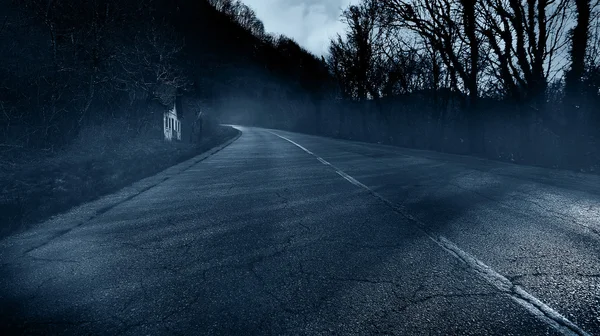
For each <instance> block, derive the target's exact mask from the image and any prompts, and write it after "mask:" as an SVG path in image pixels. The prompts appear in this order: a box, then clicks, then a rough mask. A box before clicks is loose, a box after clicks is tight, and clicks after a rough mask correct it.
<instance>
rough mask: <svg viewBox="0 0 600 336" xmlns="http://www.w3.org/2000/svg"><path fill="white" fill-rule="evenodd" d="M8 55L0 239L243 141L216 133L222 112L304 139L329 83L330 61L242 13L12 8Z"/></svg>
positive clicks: (220, 7)
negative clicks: (178, 131) (301, 119)
mask: <svg viewBox="0 0 600 336" xmlns="http://www.w3.org/2000/svg"><path fill="white" fill-rule="evenodd" d="M0 44H1V45H2V48H0V129H1V131H0V162H1V164H0V196H1V197H0V214H1V215H0V222H2V228H6V227H15V226H16V227H19V226H21V224H22V223H27V222H31V221H34V220H37V219H39V218H43V217H44V216H46V215H49V214H52V213H55V212H56V211H60V210H63V209H66V208H68V207H70V206H72V205H74V204H77V203H79V202H84V201H86V200H90V199H93V198H95V197H97V196H99V195H102V194H104V193H107V192H110V191H112V190H116V189H117V188H120V187H122V186H124V185H127V184H128V183H131V182H132V181H134V180H136V179H139V178H141V177H144V176H148V175H151V174H153V173H156V172H157V171H160V170H161V169H164V168H166V167H168V166H169V165H172V164H173V163H175V162H178V161H181V160H183V159H185V158H189V157H191V156H193V155H196V154H198V153H199V152H201V151H203V150H206V148H209V147H210V146H212V145H214V144H215V143H217V142H218V141H217V139H220V138H223V139H224V137H225V138H226V137H231V136H232V135H231V132H225V133H226V134H222V133H223V132H224V131H223V129H221V128H219V127H218V126H217V124H216V123H217V122H218V117H219V116H220V114H221V113H220V111H222V110H227V111H231V112H235V114H236V115H237V119H238V120H239V122H241V123H249V122H250V121H252V122H253V123H260V124H264V125H273V126H279V127H286V128H293V127H292V126H293V125H291V124H289V123H288V120H296V117H295V116H298V115H299V113H300V112H299V111H298V108H293V107H292V108H290V102H292V104H294V103H296V104H297V105H296V106H298V107H299V106H302V107H303V108H305V106H306V102H310V101H314V100H316V99H318V97H319V94H320V92H321V91H320V87H321V86H322V85H324V84H323V83H327V81H328V80H327V79H328V78H329V76H328V72H327V68H326V66H325V64H324V63H323V62H321V61H320V60H319V59H317V58H316V57H314V56H313V55H310V54H309V53H308V52H306V51H305V50H303V49H302V48H301V47H299V46H298V44H297V43H295V42H294V41H292V40H291V39H289V38H286V37H284V36H270V35H267V34H265V33H264V29H263V28H262V23H261V22H260V21H259V20H258V19H257V18H256V15H255V14H254V13H253V12H252V10H251V9H249V8H248V7H246V6H244V5H243V4H241V3H240V2H231V1H225V2H219V3H217V2H212V3H211V2H209V1H206V0H179V1H171V0H147V1H129V0H126V1H123V0H119V1H117V0H92V1H84V2H81V1H75V0H50V1H47V0H43V1H42V0H24V1H23V0H19V1H16V0H15V1H3V2H2V3H1V4H0ZM176 103H177V104H176ZM175 105H176V106H177V107H178V108H177V110H178V114H179V117H180V118H181V119H182V125H183V128H184V132H183V139H182V141H180V142H172V143H168V142H165V141H164V140H163V114H164V113H165V112H166V111H168V110H169V109H171V108H173V106H175ZM263 111H265V112H263ZM290 116H294V117H290ZM313 124H314V122H313ZM198 130H201V132H199V131H198ZM219 141H220V140H219Z"/></svg>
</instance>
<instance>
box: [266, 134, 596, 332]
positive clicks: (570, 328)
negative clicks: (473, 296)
mask: <svg viewBox="0 0 600 336" xmlns="http://www.w3.org/2000/svg"><path fill="white" fill-rule="evenodd" d="M267 132H269V133H271V134H273V135H275V136H277V137H279V138H281V139H283V140H286V141H288V142H290V143H292V144H293V145H295V146H296V147H298V148H300V149H302V150H303V151H305V152H306V153H308V154H310V155H312V156H314V157H315V158H317V160H319V161H320V162H321V163H323V164H324V165H326V166H330V167H331V168H333V169H334V170H335V172H336V173H337V174H338V175H340V176H341V177H343V178H344V179H345V180H347V181H348V182H350V183H352V184H354V185H355V186H357V187H360V188H363V189H365V190H366V191H368V192H369V193H371V194H372V195H373V196H375V197H376V198H378V199H380V200H381V201H383V202H384V203H385V204H386V205H388V206H390V207H391V208H392V209H393V210H394V211H396V212H397V213H399V214H400V215H402V216H404V217H406V218H407V219H409V220H410V221H412V222H414V223H416V224H417V225H416V226H417V227H418V228H419V229H420V230H421V231H422V232H423V233H425V235H427V237H429V239H431V240H432V241H433V242H435V243H436V244H437V245H439V246H440V247H441V248H442V249H444V250H445V251H446V252H448V253H449V254H450V255H452V256H453V257H455V258H457V259H459V260H460V261H462V262H463V263H465V264H467V266H469V267H470V268H471V269H472V270H474V271H475V272H476V273H477V274H478V275H479V276H481V277H482V278H483V279H485V280H486V281H487V282H488V283H489V284H491V285H492V286H494V287H496V288H497V289H498V290H499V291H500V292H502V293H504V294H507V295H508V296H510V298H511V299H513V300H514V301H515V302H517V303H518V304H520V305H521V306H523V307H524V308H525V309H527V311H529V312H530V313H531V314H532V315H534V316H535V317H537V318H538V319H540V320H541V321H543V322H545V323H546V324H548V325H549V326H551V327H552V328H554V329H555V330H556V331H558V332H560V333H561V334H563V335H581V336H591V335H590V334H589V333H587V332H586V331H584V330H583V329H581V328H580V327H579V326H577V325H576V324H574V323H573V322H571V321H570V320H569V319H567V318H566V317H564V316H562V315H561V314H560V313H559V312H557V311H555V310H554V309H552V308H551V307H550V306H548V305H546V304H545V303H543V302H542V301H540V300H539V299H537V298H536V297H534V296H533V295H531V294H529V293H528V292H527V291H525V289H523V288H522V287H521V286H518V285H515V284H513V283H512V282H511V281H510V280H508V279H507V278H506V277H505V276H503V275H501V274H500V273H498V272H496V271H495V270H494V269H492V268H491V267H490V266H488V265H486V264H484V263H483V262H482V261H480V260H479V259H477V258H475V257H474V256H472V255H471V254H469V253H468V252H465V251H463V250H462V249H461V248H460V247H458V246H457V245H456V244H454V243H453V242H451V241H450V240H448V239H447V238H445V237H443V236H437V235H435V234H434V233H433V232H431V231H430V230H428V229H427V228H426V226H425V223H423V222H422V221H421V220H419V219H417V218H415V217H414V216H412V215H410V214H409V213H407V212H406V211H405V210H404V209H402V208H401V207H400V206H399V205H396V204H394V203H392V202H390V201H388V200H387V199H385V198H384V197H383V196H381V195H380V194H378V193H377V192H375V191H374V190H372V189H371V188H369V187H367V186H366V185H364V184H362V183H361V182H359V181H358V180H356V179H355V178H354V177H352V176H350V175H348V174H346V173H345V172H343V171H342V170H340V169H338V168H337V167H335V166H334V165H332V164H331V163H329V162H328V161H326V160H324V159H323V158H321V157H319V156H318V155H316V154H314V153H313V152H311V151H309V150H308V149H306V148H305V147H303V146H302V145H300V144H298V143H296V142H294V141H292V140H290V139H288V138H286V137H284V136H282V135H279V134H277V133H275V132H271V131H267Z"/></svg>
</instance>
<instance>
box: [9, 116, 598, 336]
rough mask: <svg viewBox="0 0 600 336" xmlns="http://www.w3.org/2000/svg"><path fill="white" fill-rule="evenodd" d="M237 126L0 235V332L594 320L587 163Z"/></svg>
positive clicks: (476, 328)
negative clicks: (211, 147)
mask: <svg viewBox="0 0 600 336" xmlns="http://www.w3.org/2000/svg"><path fill="white" fill-rule="evenodd" d="M239 129H240V130H241V131H242V132H243V133H242V135H241V137H240V138H239V139H237V140H236V141H235V142H233V143H232V144H230V145H229V146H228V147H226V148H224V149H222V150H221V151H219V152H217V153H216V154H214V155H212V156H210V157H208V158H207V159H205V160H203V161H201V162H199V163H197V164H194V165H193V166H191V167H190V168H189V169H187V170H185V171H183V172H181V173H179V174H177V175H174V176H171V177H170V178H168V179H165V180H164V181H162V180H161V181H162V182H161V183H158V184H157V185H155V186H152V187H150V188H148V189H147V190H145V191H143V192H141V193H140V194H139V195H135V196H132V197H126V198H123V200H122V201H120V202H119V203H118V204H117V205H115V206H111V207H110V208H106V209H105V210H103V211H101V212H99V213H98V215H95V216H92V217H91V218H89V219H86V220H85V221H84V222H83V223H80V224H76V222H77V223H79V222H78V221H79V220H80V217H81V216H80V214H79V213H78V211H77V210H74V211H71V212H69V213H66V214H64V215H61V216H59V217H57V218H55V219H53V221H54V223H56V222H59V223H61V228H60V230H58V229H56V227H53V226H52V225H50V223H42V224H40V225H39V226H37V227H36V228H34V229H32V230H29V231H27V232H25V233H21V234H18V235H14V236H11V237H8V238H5V239H3V240H2V241H0V255H1V260H0V262H1V264H0V265H1V266H0V268H1V269H0V333H1V334H7V332H12V333H22V334H58V333H60V334H128V335H139V334H149V335H156V334H169V335H171V334H182V335H198V334H218V335H222V334H237V335H248V334H259V335H264V334H277V335H280V334H289V335H298V334H324V335H329V334H337V335H347V334H353V335H354V334H355V335H359V334H361V335H362V334H377V333H382V334H400V335H420V334H423V335H431V334H452V335H530V334H535V335H546V334H548V335H554V334H557V335H560V334H585V333H586V332H587V333H589V334H600V258H599V256H600V177H598V176H591V175H583V174H576V173H568V172H563V171H555V170H549V169H542V168H534V167H523V166H516V165H510V164H504V163H498V162H492V161H487V160H481V159H477V158H470V157H461V156H456V155H446V154H440V153H433V152H426V151H417V150H408V149H402V148H395V147H389V146H382V145H375V144H365V143H357V142H350V141H342V140H334V139H326V138H321V137H316V136H309V135H301V134H295V133H289V132H283V131H277V130H266V129H259V128H249V127H239ZM53 225H54V224H53Z"/></svg>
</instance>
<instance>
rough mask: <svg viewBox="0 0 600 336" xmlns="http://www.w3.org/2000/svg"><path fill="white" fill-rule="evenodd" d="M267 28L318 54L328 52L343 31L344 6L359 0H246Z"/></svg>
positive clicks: (270, 31) (268, 30)
mask: <svg viewBox="0 0 600 336" xmlns="http://www.w3.org/2000/svg"><path fill="white" fill-rule="evenodd" d="M243 2H244V3H245V4H246V5H248V6H249V7H251V8H252V9H254V11H255V12H256V15H257V16H258V18H259V19H260V20H261V21H262V22H263V23H264V25H265V30H266V31H267V32H269V33H273V34H284V35H286V36H288V37H291V38H293V39H294V40H295V41H296V42H298V43H299V44H300V45H301V46H303V47H304V48H306V49H308V50H309V51H311V52H312V53H314V54H315V55H317V56H320V55H324V54H326V53H327V48H328V46H329V40H330V39H331V38H332V37H335V35H336V34H338V33H342V32H343V29H344V26H343V24H342V23H341V22H340V15H341V13H342V10H343V9H345V8H346V7H348V6H349V5H350V4H355V3H358V2H359V0H245V1H243Z"/></svg>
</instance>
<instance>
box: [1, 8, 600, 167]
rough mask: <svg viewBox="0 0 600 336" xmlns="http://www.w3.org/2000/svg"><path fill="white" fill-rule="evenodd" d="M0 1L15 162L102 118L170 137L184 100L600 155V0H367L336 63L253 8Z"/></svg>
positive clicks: (499, 154) (378, 136) (350, 15)
mask: <svg viewBox="0 0 600 336" xmlns="http://www.w3.org/2000/svg"><path fill="white" fill-rule="evenodd" d="M0 6H1V7H0V10H1V12H2V13H4V14H3V15H2V16H1V17H0V43H1V44H2V46H3V47H2V49H1V50H0V59H1V60H2V61H1V62H0V127H2V132H0V136H1V137H2V138H1V139H0V146H1V148H0V152H2V155H9V154H10V153H12V154H14V153H22V152H23V149H29V150H44V151H54V150H55V149H56V148H61V147H64V146H66V145H68V144H70V143H71V142H73V141H75V139H77V138H78V137H81V136H82V134H87V133H92V134H94V135H95V136H97V134H98V132H96V130H97V128H98V127H100V125H110V127H111V128H112V129H115V128H116V129H118V130H119V132H120V133H123V134H128V135H131V136H139V135H141V134H149V132H150V133H151V132H156V131H159V130H160V127H161V124H160V122H157V120H158V119H157V116H161V115H162V113H163V112H164V111H165V110H166V109H168V108H169V107H170V106H172V105H173V100H174V99H181V101H182V102H183V106H185V108H184V109H183V110H184V111H186V114H183V116H182V117H183V118H184V119H186V118H187V120H184V123H186V124H190V123H192V122H193V120H194V118H195V117H196V116H197V113H198V112H202V113H204V114H205V115H210V116H212V117H215V118H218V119H219V120H220V121H222V122H229V123H238V124H250V125H260V126H266V127H274V128H282V129H289V130H294V131H302V132H308V133H315V134H322V135H327V136H335V137H343V138H350V139H357V140H365V141H374V142H380V143H385V144H392V145H400V146H408V147H415V148H424V149H432V150H438V151H445V152H452V153H462V154H465V153H468V154H474V155H479V156H484V157H488V158H494V159H501V160H508V161H514V162H522V163H528V164H540V165H544V166H551V167H563V168H575V169H578V170H579V169H583V170H586V171H590V170H593V169H594V168H595V167H596V169H597V164H598V162H600V150H599V149H598V147H599V145H600V144H599V143H598V141H599V139H598V132H597V127H598V126H599V125H600V118H599V114H598V112H600V109H599V107H598V106H600V105H599V103H600V96H599V90H600V42H599V41H600V24H599V18H598V14H599V11H598V1H596V2H593V1H590V0H523V1H514V0H480V1H469V0H461V1H449V0H406V1H402V0H381V1H375V0H364V1H362V2H361V3H359V4H358V5H355V6H351V7H349V8H346V9H345V10H344V11H343V14H342V16H341V18H340V19H341V20H343V21H344V23H345V25H346V31H345V32H344V33H343V34H341V35H340V36H338V37H337V38H335V39H333V40H332V41H331V46H330V50H329V54H328V55H326V56H325V57H317V56H315V55H312V54H310V53H309V52H307V51H306V50H304V49H303V48H302V47H300V46H299V45H298V44H297V43H296V42H295V41H293V40H292V39H290V38H287V37H285V36H276V35H271V34H267V33H266V32H265V29H264V26H263V24H262V23H261V21H260V20H259V19H258V18H257V17H256V14H255V13H254V12H253V11H252V9H251V8H249V7H247V6H245V5H244V4H243V3H241V2H239V1H232V0H178V1H167V0H146V1H123V0H120V1H117V0H91V1H85V2H80V1H75V0H43V1H42V0H19V1H16V0H13V1H8V2H7V1H5V2H3V4H2V5H0ZM175 97H177V98H175ZM86 132H87V133H86Z"/></svg>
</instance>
